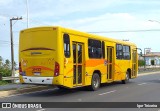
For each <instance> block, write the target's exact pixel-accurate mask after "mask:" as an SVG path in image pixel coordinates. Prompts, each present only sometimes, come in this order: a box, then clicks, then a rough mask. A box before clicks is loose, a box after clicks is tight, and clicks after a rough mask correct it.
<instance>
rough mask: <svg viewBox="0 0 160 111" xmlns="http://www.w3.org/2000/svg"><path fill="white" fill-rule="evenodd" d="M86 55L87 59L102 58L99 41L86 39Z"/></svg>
mask: <svg viewBox="0 0 160 111" xmlns="http://www.w3.org/2000/svg"><path fill="white" fill-rule="evenodd" d="M88 55H89V58H101V57H102V48H101V41H99V40H94V39H88Z"/></svg>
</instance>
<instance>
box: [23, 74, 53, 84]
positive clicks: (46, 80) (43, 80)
mask: <svg viewBox="0 0 160 111" xmlns="http://www.w3.org/2000/svg"><path fill="white" fill-rule="evenodd" d="M23 81H24V83H29V84H53V77H31V76H23Z"/></svg>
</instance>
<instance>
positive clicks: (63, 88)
mask: <svg viewBox="0 0 160 111" xmlns="http://www.w3.org/2000/svg"><path fill="white" fill-rule="evenodd" d="M57 87H58V88H59V89H60V90H68V88H66V87H63V86H57Z"/></svg>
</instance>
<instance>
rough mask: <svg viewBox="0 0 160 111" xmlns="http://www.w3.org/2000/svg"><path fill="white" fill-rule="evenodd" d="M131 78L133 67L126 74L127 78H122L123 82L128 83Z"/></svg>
mask: <svg viewBox="0 0 160 111" xmlns="http://www.w3.org/2000/svg"><path fill="white" fill-rule="evenodd" d="M130 78H131V69H127V71H126V74H125V79H124V80H122V83H123V84H126V83H128V82H129V79H130Z"/></svg>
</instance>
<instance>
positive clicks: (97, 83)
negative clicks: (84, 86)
mask: <svg viewBox="0 0 160 111" xmlns="http://www.w3.org/2000/svg"><path fill="white" fill-rule="evenodd" d="M99 87H100V77H99V75H98V74H97V73H94V74H93V76H92V81H91V87H90V88H91V90H92V91H96V90H98V88H99Z"/></svg>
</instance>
